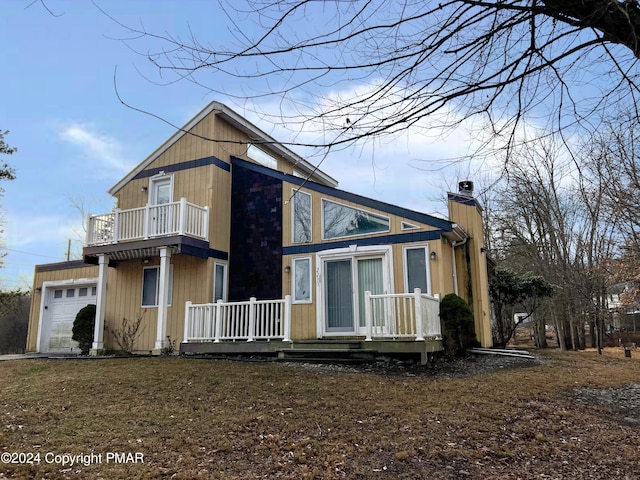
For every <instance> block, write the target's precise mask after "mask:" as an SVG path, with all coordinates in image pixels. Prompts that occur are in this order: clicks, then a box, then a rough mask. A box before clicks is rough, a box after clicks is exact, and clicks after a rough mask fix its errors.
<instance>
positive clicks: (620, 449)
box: [0, 349, 640, 479]
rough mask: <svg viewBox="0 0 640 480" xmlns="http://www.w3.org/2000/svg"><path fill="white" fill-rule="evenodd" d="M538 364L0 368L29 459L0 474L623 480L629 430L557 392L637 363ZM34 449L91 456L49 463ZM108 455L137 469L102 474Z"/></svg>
mask: <svg viewBox="0 0 640 480" xmlns="http://www.w3.org/2000/svg"><path fill="white" fill-rule="evenodd" d="M634 353H635V352H634ZM543 354H544V355H545V356H547V358H548V361H546V362H544V363H543V364H541V365H536V366H532V367H528V368H517V369H509V370H500V371H497V372H494V373H491V374H485V375H477V376H472V377H467V378H448V377H444V376H442V375H433V374H431V373H430V371H429V369H428V368H426V369H425V371H424V374H422V373H421V372H419V371H416V370H412V374H415V373H418V374H417V375H415V376H407V375H404V374H398V373H397V372H396V374H394V375H389V374H385V373H384V372H382V371H375V372H342V371H335V370H323V369H314V370H309V369H304V368H301V367H300V366H296V365H290V364H279V363H242V362H232V361H221V360H216V361H212V360H195V359H184V358H139V359H135V358H134V359H113V360H100V361H89V360H78V361H60V360H49V361H40V360H21V361H5V362H0V379H2V383H1V384H0V451H2V452H33V453H36V452H39V453H40V454H41V459H42V460H41V463H40V464H39V465H13V464H2V463H0V478H4V477H6V478H72V479H74V478H105V479H106V478H140V479H146V478H176V479H198V478H202V479H208V478H220V479H254V478H255V479H258V478H269V479H270V478H283V479H305V478H309V479H311V478H317V479H335V478H348V479H377V478H385V479H401V478H406V479H415V478H427V477H428V478H436V479H449V478H451V479H453V478H482V479H492V478H494V479H502V478H522V479H527V478H564V479H570V478H576V479H577V478H614V477H616V478H635V477H634V475H635V474H636V473H637V471H638V469H639V468H640V455H639V454H638V453H639V452H640V427H638V426H637V425H632V424H626V423H624V421H623V420H622V418H621V417H620V416H619V415H617V414H615V412H612V411H610V410H608V408H609V407H605V406H597V405H582V404H579V403H576V402H575V400H574V399H573V397H572V390H573V389H574V388H576V387H591V388H605V387H615V386H621V385H625V384H629V383H637V382H639V381H640V359H638V358H637V357H638V354H635V355H634V358H632V359H628V358H623V354H622V352H621V351H619V350H615V349H611V350H606V351H605V354H604V355H603V356H598V355H597V353H595V352H591V351H587V352H570V353H561V352H544V353H543ZM47 452H51V453H53V454H70V455H77V454H90V453H92V452H93V453H95V454H102V455H103V462H102V463H99V464H96V463H94V464H92V465H88V466H85V465H74V466H72V467H70V466H62V465H60V464H59V463H47V462H45V461H43V460H44V458H43V457H44V455H45V454H46V453H47ZM108 452H125V453H127V452H130V453H134V454H135V453H141V454H143V455H144V463H122V464H114V463H109V464H106V463H105V461H104V460H105V457H106V454H107V453H108ZM49 458H51V457H49ZM542 475H547V477H541V476H542Z"/></svg>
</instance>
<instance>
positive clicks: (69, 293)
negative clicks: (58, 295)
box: [67, 288, 76, 298]
mask: <svg viewBox="0 0 640 480" xmlns="http://www.w3.org/2000/svg"><path fill="white" fill-rule="evenodd" d="M75 294H76V289H75V288H69V289H68V290H67V298H72V297H74V296H75Z"/></svg>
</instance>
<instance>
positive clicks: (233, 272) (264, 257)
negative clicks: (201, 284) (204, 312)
mask: <svg viewBox="0 0 640 480" xmlns="http://www.w3.org/2000/svg"><path fill="white" fill-rule="evenodd" d="M281 269H282V182H281V181H280V180H278V179H275V178H272V177H269V176H267V175H262V174H260V173H257V172H253V171H251V170H249V169H246V168H243V167H241V166H238V165H233V166H232V187H231V249H230V252H229V301H243V300H248V299H249V298H250V297H256V298H257V299H258V300H268V299H276V298H282V273H281Z"/></svg>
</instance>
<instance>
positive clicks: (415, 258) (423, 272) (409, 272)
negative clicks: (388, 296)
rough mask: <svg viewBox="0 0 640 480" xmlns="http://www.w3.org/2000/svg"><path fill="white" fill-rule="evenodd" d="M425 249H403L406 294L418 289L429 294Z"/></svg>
mask: <svg viewBox="0 0 640 480" xmlns="http://www.w3.org/2000/svg"><path fill="white" fill-rule="evenodd" d="M427 254H428V252H427V247H415V248H413V247H412V248H405V250H404V257H405V258H404V260H405V286H406V289H407V292H408V293H411V292H413V290H414V289H416V288H419V289H420V290H421V291H422V293H431V289H430V288H429V271H428V263H427V258H428V256H427Z"/></svg>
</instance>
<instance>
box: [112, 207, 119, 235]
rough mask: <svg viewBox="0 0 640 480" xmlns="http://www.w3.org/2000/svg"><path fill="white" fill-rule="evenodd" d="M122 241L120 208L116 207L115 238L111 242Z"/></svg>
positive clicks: (114, 214)
mask: <svg viewBox="0 0 640 480" xmlns="http://www.w3.org/2000/svg"><path fill="white" fill-rule="evenodd" d="M119 241H120V209H119V208H116V209H115V211H114V212H113V238H112V239H111V243H118V242H119Z"/></svg>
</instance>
